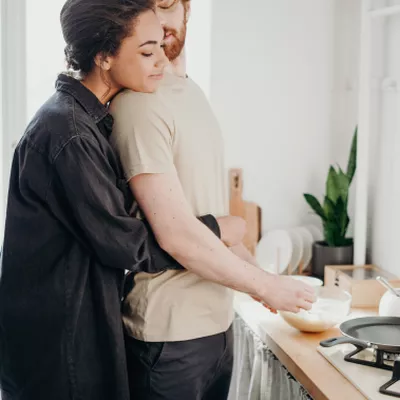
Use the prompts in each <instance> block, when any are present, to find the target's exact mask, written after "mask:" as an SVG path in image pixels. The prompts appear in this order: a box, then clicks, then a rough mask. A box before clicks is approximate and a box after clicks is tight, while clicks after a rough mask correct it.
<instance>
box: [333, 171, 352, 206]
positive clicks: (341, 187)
mask: <svg viewBox="0 0 400 400" xmlns="http://www.w3.org/2000/svg"><path fill="white" fill-rule="evenodd" d="M336 185H337V190H338V192H339V197H341V198H342V199H343V201H344V204H345V206H346V207H347V199H348V198H349V187H350V180H349V177H348V176H347V175H346V174H345V173H344V172H343V171H342V169H339V173H338V174H337V176H336ZM339 197H338V199H337V200H339Z"/></svg>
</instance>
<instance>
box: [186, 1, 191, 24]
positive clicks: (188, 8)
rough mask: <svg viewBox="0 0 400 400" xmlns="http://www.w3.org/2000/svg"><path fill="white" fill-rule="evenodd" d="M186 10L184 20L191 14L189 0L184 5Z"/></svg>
mask: <svg viewBox="0 0 400 400" xmlns="http://www.w3.org/2000/svg"><path fill="white" fill-rule="evenodd" d="M185 8H186V19H187V20H188V19H189V18H190V14H191V13H192V2H191V1H190V0H189V1H187V2H186V3H185Z"/></svg>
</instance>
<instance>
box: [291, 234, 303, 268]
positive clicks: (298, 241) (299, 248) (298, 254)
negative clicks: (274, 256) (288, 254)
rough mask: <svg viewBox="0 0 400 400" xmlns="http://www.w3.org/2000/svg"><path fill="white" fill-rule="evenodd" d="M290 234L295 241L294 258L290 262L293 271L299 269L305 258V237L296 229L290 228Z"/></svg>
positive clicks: (293, 241)
mask: <svg viewBox="0 0 400 400" xmlns="http://www.w3.org/2000/svg"><path fill="white" fill-rule="evenodd" d="M289 235H290V238H291V239H292V243H293V251H292V259H291V260H290V264H289V265H290V266H291V269H292V273H293V272H294V271H295V270H297V268H298V266H299V264H300V262H301V260H302V258H303V239H302V237H301V235H300V234H299V233H298V232H297V230H296V229H290V230H289Z"/></svg>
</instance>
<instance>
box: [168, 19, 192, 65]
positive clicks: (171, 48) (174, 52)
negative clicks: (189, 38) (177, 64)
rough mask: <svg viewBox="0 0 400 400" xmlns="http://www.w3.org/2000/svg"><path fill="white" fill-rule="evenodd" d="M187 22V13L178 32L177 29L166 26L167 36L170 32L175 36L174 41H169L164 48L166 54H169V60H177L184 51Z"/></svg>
mask: <svg viewBox="0 0 400 400" xmlns="http://www.w3.org/2000/svg"><path fill="white" fill-rule="evenodd" d="M186 23H187V19H186V15H185V19H184V21H183V24H182V27H181V29H180V31H179V32H177V31H176V30H175V29H169V28H168V27H167V26H166V27H164V34H165V36H166V35H168V34H170V35H172V37H173V40H172V42H171V43H167V44H166V45H165V48H164V51H165V55H166V56H167V58H168V60H169V61H174V60H176V59H177V58H178V57H179V55H180V54H181V53H182V50H183V48H184V47H185V41H186V31H187V28H186Z"/></svg>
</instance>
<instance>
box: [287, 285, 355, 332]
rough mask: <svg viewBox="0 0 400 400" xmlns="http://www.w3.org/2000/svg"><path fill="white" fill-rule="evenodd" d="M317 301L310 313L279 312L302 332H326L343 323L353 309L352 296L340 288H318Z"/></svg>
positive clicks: (302, 311) (303, 311)
mask: <svg viewBox="0 0 400 400" xmlns="http://www.w3.org/2000/svg"><path fill="white" fill-rule="evenodd" d="M315 290H316V294H317V301H316V302H315V303H314V304H313V306H312V309H311V310H310V311H305V310H301V311H300V312H299V313H297V314H296V313H292V312H288V311H279V314H280V315H281V316H282V318H283V319H284V320H285V321H286V322H287V323H288V324H289V325H291V326H293V328H296V329H298V330H299V331H302V332H324V331H326V330H327V329H329V328H332V327H333V326H335V325H337V324H339V323H340V322H342V321H343V320H344V319H345V317H346V316H347V315H348V314H349V312H350V308H351V295H350V294H349V293H348V292H345V291H344V290H342V289H339V288H338V287H336V286H335V287H319V288H316V289H315Z"/></svg>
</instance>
